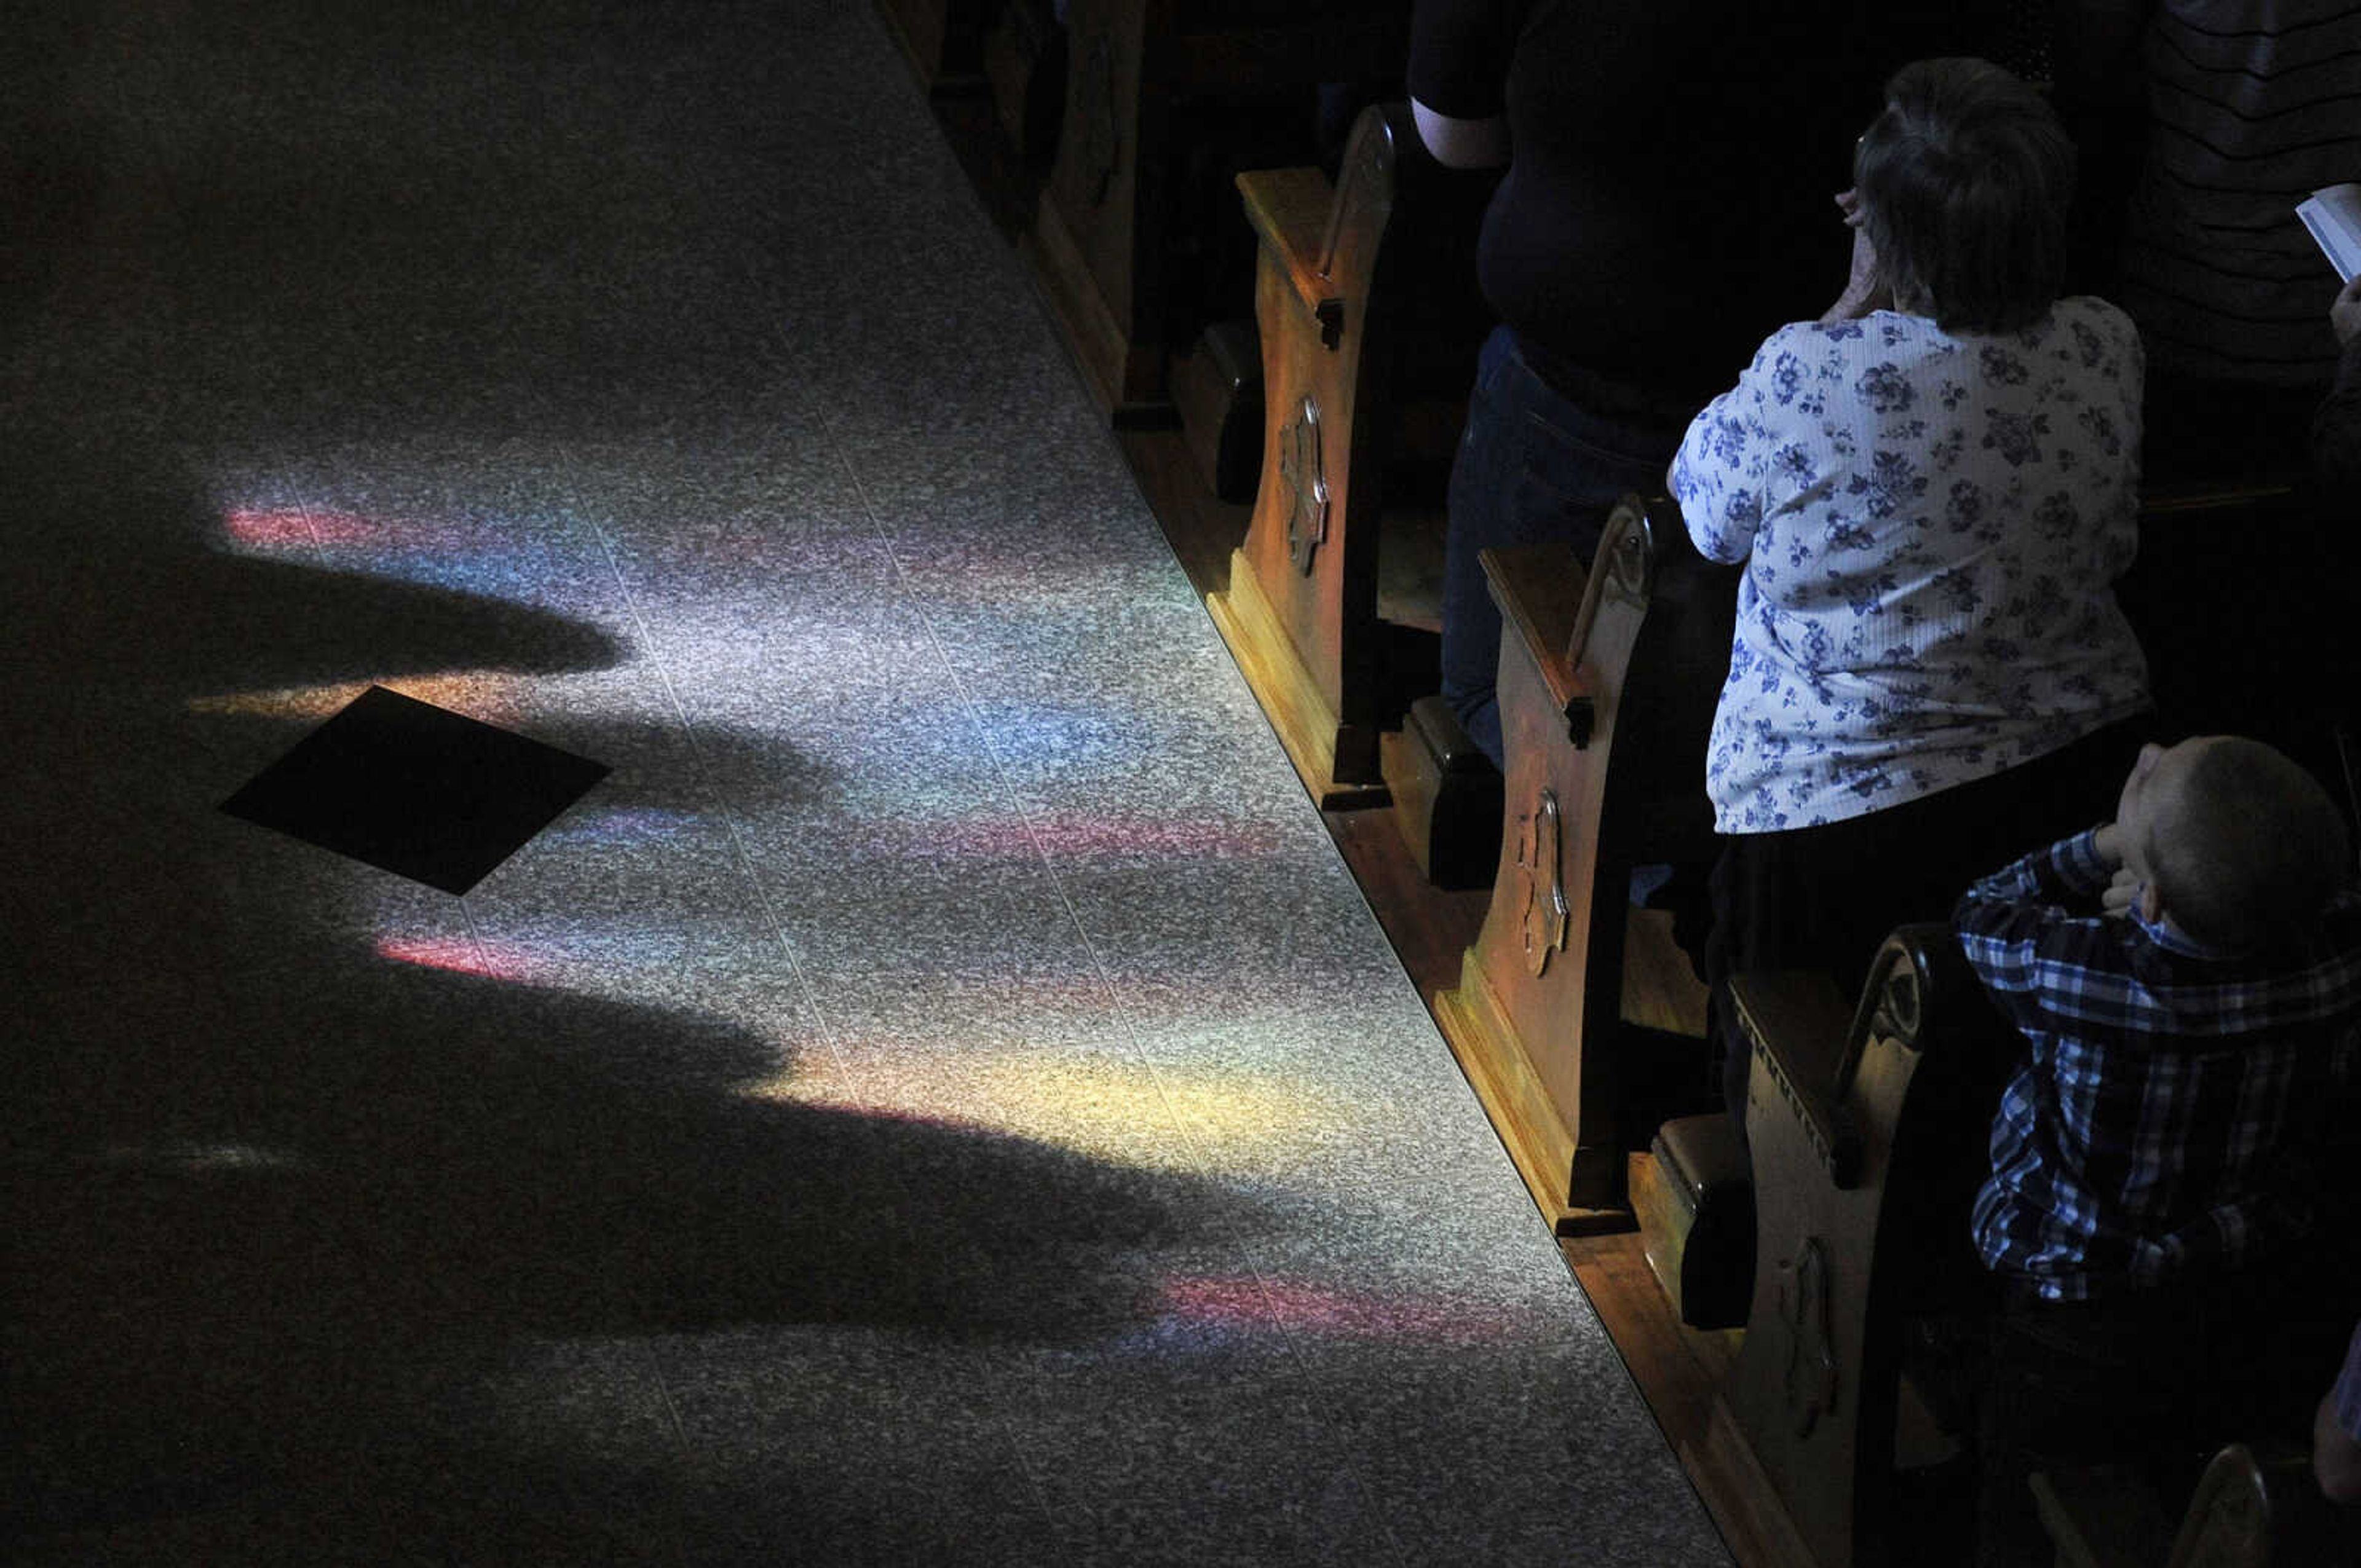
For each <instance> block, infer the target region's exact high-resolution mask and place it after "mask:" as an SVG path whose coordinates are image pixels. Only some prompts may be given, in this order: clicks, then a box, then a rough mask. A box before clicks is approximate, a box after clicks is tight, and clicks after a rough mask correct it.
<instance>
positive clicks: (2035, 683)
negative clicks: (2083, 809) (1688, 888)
mask: <svg viewBox="0 0 2361 1568" xmlns="http://www.w3.org/2000/svg"><path fill="white" fill-rule="evenodd" d="M2141 376H2142V358H2141V353H2140V344H2139V335H2138V334H2137V332H2136V330H2135V329H2134V328H2133V326H2132V323H2131V321H2130V319H2129V318H2128V317H2126V316H2125V314H2124V313H2122V312H2121V311H2119V310H2117V309H2115V308H2114V306H2113V305H2110V304H2108V303H2106V302H2104V301H2102V300H2096V299H2090V298H2074V299H2067V300H2060V301H2059V302H2058V303H2057V304H2056V305H2055V306H2054V307H2053V308H2052V309H2051V311H2050V313H2048V316H2046V317H2044V318H2043V319H2042V321H2041V322H2039V323H2037V324H2036V325H2034V326H2032V327H2030V328H2028V329H2026V331H2024V332H2021V333H2015V334H2004V335H2000V336H1977V335H1969V334H1960V335H1957V336H1955V335H1953V334H1949V333H1947V332H1945V331H1943V330H1942V328H1940V327H1938V326H1937V325H1936V324H1935V323H1934V322H1933V321H1931V320H1929V319H1927V318H1926V317H1923V316H1914V315H1904V314H1901V313H1897V312H1893V311H1880V312H1877V313H1874V314H1872V315H1871V316H1869V317H1868V318H1866V319H1865V320H1861V321H1854V322H1843V323H1836V324H1832V325H1827V326H1823V325H1820V324H1818V323H1797V324H1795V325H1792V326H1785V327H1782V328H1780V329H1779V330H1778V331H1777V332H1776V333H1773V334H1772V335H1771V337H1770V339H1769V341H1767V342H1765V343H1764V344H1763V347H1762V350H1761V352H1759V353H1758V354H1756V355H1755V356H1754V363H1753V364H1752V365H1751V366H1749V367H1747V370H1746V373H1745V374H1744V375H1743V376H1741V378H1739V382H1738V385H1737V386H1736V387H1735V388H1734V389H1731V390H1730V391H1727V392H1724V393H1723V394H1722V395H1721V396H1720V397H1719V398H1717V399H1715V400H1713V401H1712V402H1711V403H1710V404H1708V406H1707V408H1706V410H1705V411H1704V412H1702V413H1700V414H1698V415H1697V419H1696V421H1695V422H1692V423H1691V424H1690V426H1689V429H1688V434H1687V436H1686V439H1685V440H1684V441H1683V442H1682V444H1681V450H1680V455H1679V456H1678V457H1677V458H1675V460H1674V463H1673V470H1672V489H1673V495H1674V498H1675V499H1677V500H1678V501H1679V502H1680V504H1681V510H1682V513H1683V515H1684V516H1685V518H1686V521H1687V524H1688V531H1689V535H1690V537H1691V538H1692V539H1694V540H1695V541H1696V542H1697V549H1698V550H1699V551H1700V552H1702V553H1703V554H1705V555H1706V556H1708V558H1710V559H1712V560H1715V561H1722V562H1729V563H1731V564H1739V563H1743V564H1744V565H1745V567H1746V573H1745V576H1744V577H1743V578H1742V579H1741V584H1740V587H1739V592H1738V632H1737V636H1736V637H1735V639H1734V640H1733V641H1732V645H1731V648H1730V678H1729V680H1728V682H1727V684H1725V685H1723V687H1722V692H1721V704H1720V707H1719V710H1718V712H1717V713H1716V715H1715V717H1714V724H1713V739H1712V744H1711V751H1710V755H1709V756H1708V762H1707V780H1706V782H1707V788H1708V792H1709V793H1710V794H1711V795H1712V797H1713V802H1714V812H1715V825H1716V826H1717V827H1718V828H1719V830H1720V831H1722V832H1724V833H1772V832H1780V831H1784V830H1786V829H1790V828H1809V827H1817V826H1819V825H1821V824H1825V823H1829V822H1838V821H1842V820H1843V819H1845V818H1847V817H1861V816H1865V815H1867V814H1868V813H1870V812H1872V811H1879V810H1883V808H1885V807H1887V806H1899V805H1901V804H1902V803H1904V802H1905V801H1908V800H1912V799H1916V798H1917V797H1918V796H1921V795H1932V794H1934V793H1935V792H1936V791H1938V790H1942V789H1948V788H1949V787H1950V786H1952V785H1954V784H1966V783H1969V782H1971V781H1972V780H1975V779H1981V778H1985V777H1989V776H1991V775H1992V774H1994V773H2001V772H2003V771H2004V770H2006V769H2008V768H2011V767H2014V766H2015V765H2016V764H2017V763H2019V762H2030V761H2032V760H2033V759H2034V758H2036V757H2038V756H2040V755H2042V754H2043V753H2045V752H2048V751H2055V750H2057V749H2058V748H2059V747H2060V746H2063V745H2066V744H2068V743H2069V742H2070V741H2073V740H2080V739H2081V737H2083V736H2085V735H2087V734H2090V733H2091V732H2092V731H2093V730H2095V729H2101V728H2103V727H2104V726H2105V725H2108V724H2111V723H2114V722H2115V721H2116V720H2118V719H2121V718H2128V717H2129V716H2131V715H2132V714H2134V713H2136V712H2137V711H2139V710H2140V709H2141V708H2143V707H2146V706H2147V661H2146V660H2145V659H2144V658H2143V657H2142V656H2141V653H2140V649H2139V643H2138V641H2136V639H2135V638H2134V637H2133V635H2132V630H2131V626H2130V624H2129V623H2128V622H2127V621H2126V620H2125V619H2124V616H2123V612H2122V610H2121V609H2118V608H2117V606H2116V604H2115V597H2114V588H2113V586H2112V585H2113V584H2114V580H2115V578H2117V577H2118V576H2122V575H2123V573H2124V571H2125V568H2127V567H2128V566H2130V565H2131V563H2132V556H2133V554H2134V552H2135V551H2136V548H2137V546H2138V524H2137V510H2138V502H2139V496H2138V491H2139V442H2140V412H2139V411H2140V382H2141Z"/></svg>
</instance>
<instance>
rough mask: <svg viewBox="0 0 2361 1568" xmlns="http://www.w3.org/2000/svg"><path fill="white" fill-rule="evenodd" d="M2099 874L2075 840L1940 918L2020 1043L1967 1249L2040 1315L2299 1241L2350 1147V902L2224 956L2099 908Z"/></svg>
mask: <svg viewBox="0 0 2361 1568" xmlns="http://www.w3.org/2000/svg"><path fill="white" fill-rule="evenodd" d="M2110 874H2111V872H2110V869H2109V868H2108V867H2107V866H2106V865H2105V864H2104V863H2103V862H2102V861H2100V859H2099V856H2098V853H2097V851H2096V850H2094V849H2093V848H2092V834H2091V833H2081V834H2078V835H2076V836H2075V837H2073V838H2071V839H2063V840H2061V841H2059V843H2056V844H2053V845H2051V846H2050V847H2049V848H2048V849H2047V850H2040V851H2038V852H2037V853H2034V854H2031V855H2027V856H2026V857H2025V859H2023V860H2021V861H2017V862H2016V863H2015V864H2014V865H2012V866H2009V867H2008V868H2006V869H2005V870H2004V871H2000V872H1994V873H1993V875H1991V876H1988V877H1986V878H1984V879H1983V881H1982V882H1980V883H1976V885H1975V886H1974V887H1972V888H1971V889H1969V890H1968V893H1967V894H1966V896H1965V897H1963V898H1961V899H1960V905H1959V908H1958V909H1957V910H1956V911H1955V912H1954V914H1953V916H1952V918H1953V920H1954V922H1955V923H1956V924H1957V926H1958V927H1959V930H1960V943H1961V945H1962V946H1963V947H1964V948H1966V951H1967V956H1968V961H1969V962H1970V963H1971V964H1972V965H1973V966H1974V967H1975V970H1976V972H1977V974H1979V975H1980V976H1982V979H1983V982H1984V985H1985V988H1986V989H1987V990H1988V991H1989V992H1991V993H1992V997H1993V1001H1994V1002H1995V1003H1998V1004H1999V1006H2000V1009H2001V1011H2002V1012H2003V1013H2004V1014H2007V1015H2008V1017H2009V1019H2010V1020H2011V1021H2012V1022H2014V1023H2015V1025H2017V1027H2018V1028H2019V1029H2021V1030H2023V1031H2024V1033H2025V1036H2026V1041H2027V1042H2028V1043H2029V1044H2030V1046H2031V1047H2032V1051H2031V1058H2030V1059H2029V1060H2028V1061H2027V1062H2026V1064H2025V1065H2024V1066H2023V1067H2021V1068H2019V1069H2018V1070H2017V1072H2016V1073H2015V1076H2014V1077H2013V1078H2012V1079H2011V1080H2010V1081H2009V1084H2008V1088H2007V1090H2006V1091H2005V1092H2004V1094H2003V1095H2002V1097H2001V1106H2000V1113H1999V1115H1998V1116H1997V1117H1996V1118H1995V1119H1994V1121H1993V1134H1992V1163H1993V1170H1992V1176H1991V1178H1990V1179H1988V1180H1987V1181H1986V1182H1985V1183H1984V1185H1983V1189H1982V1191H1981V1192H1979V1193H1978V1194H1977V1197H1976V1205H1975V1212H1974V1219H1973V1225H1974V1234H1975V1242H1976V1247H1977V1250H1978V1251H1979V1252H1980V1253H1981V1254H1982V1256H1983V1260H1984V1262H1985V1264H1986V1265H1987V1266H1990V1267H1992V1268H1993V1269H1995V1270H1997V1271H2000V1272H2002V1273H2004V1274H2007V1275H2011V1276H2015V1277H2018V1278H2020V1279H2022V1280H2024V1281H2025V1282H2026V1284H2028V1285H2029V1286H2030V1287H2031V1288H2032V1289H2033V1291H2034V1292H2035V1293H2036V1294H2037V1295H2039V1296H2042V1297H2045V1298H2047V1299H2052V1300H2081V1299H2088V1298H2090V1297H2092V1296H2094V1295H2102V1294H2107V1293H2111V1292H2114V1291H2117V1290H2120V1289H2123V1288H2131V1289H2147V1288H2154V1287H2156V1286H2158V1285H2160V1284H2163V1283H2166V1282H2168V1281H2170V1280H2174V1279H2178V1278H2181V1277H2189V1276H2194V1275H2197V1274H2201V1273H2209V1272H2213V1271H2214V1270H2218V1269H2228V1268H2235V1267H2236V1266H2239V1265H2240V1264H2241V1263H2243V1262H2245V1261H2246V1260H2248V1259H2249V1258H2254V1257H2258V1256H2260V1255H2262V1254H2264V1253H2265V1252H2267V1251H2268V1250H2270V1249H2271V1248H2273V1247H2275V1246H2276V1245H2279V1244H2280V1243H2283V1242H2286V1241H2290V1240H2292V1239H2295V1238H2297V1237H2300V1236H2301V1235H2303V1234H2305V1233H2306V1232H2308V1231H2309V1230H2310V1229H2311V1228H2312V1224H2313V1223H2314V1218H2315V1198H2316V1194H2317V1186H2316V1183H2317V1181H2318V1179H2320V1178H2319V1177H2317V1176H2316V1175H2315V1174H2314V1166H2313V1164H2312V1161H2313V1160H2314V1159H2316V1158H2318V1157H2320V1156H2322V1155H2323V1154H2324V1153H2325V1152H2326V1151H2327V1149H2328V1146H2329V1143H2330V1141H2331V1140H2332V1139H2349V1138H2351V1137H2352V1136H2353V1135H2354V1134H2355V1132H2356V1126H2355V1124H2354V1122H2353V1121H2352V1120H2351V1118H2352V1115H2353V1113H2354V1106H2353V1105H2352V1096H2353V1093H2354V1091H2355V1087H2356V1073H2361V894H2356V893H2355V892H2354V891H2353V890H2351V889H2347V890H2346V891H2345V892H2343V893H2340V894H2337V896H2336V898H2335V899H2334V901H2333V902H2332V903H2331V904H2330V905H2329V906H2328V907H2327V909H2326V910H2324V911H2323V913H2322V916H2321V917H2320V919H2319V920H2318V921H2317V922H2316V923H2314V925H2313V926H2312V928H2311V929H2310V931H2309V932H2308V933H2307V935H2306V936H2305V938H2303V939H2302V941H2301V943H2300V944H2299V945H2293V946H2290V947H2287V948H2279V949H2272V950H2255V951H2247V952H2235V953H2234V952H2224V951H2221V950H2218V949H2213V948H2206V947H2203V946H2201V945H2199V944H2198V943H2196V942H2193V941H2191V939H2190V938H2188V937H2186V936H2184V935H2183V934H2182V933H2180V931H2178V930H2175V929H2173V928H2172V927H2169V925H2165V924H2162V923H2158V924H2155V925H2150V924H2148V923H2147V921H2145V920H2142V919H2141V918H2140V917H2139V916H2137V914H2136V913H2133V914H2128V915H2119V916H2106V915H2103V914H2101V913H2100V907H2099V895H2100V894H2102V893H2103V891H2104V890H2105V888H2106V885H2107V882H2108V879H2109V876H2110ZM2331 1169H2332V1170H2333V1171H2334V1175H2333V1176H2332V1177H2331V1178H2330V1179H2343V1178H2344V1176H2345V1171H2344V1169H2342V1168H2331Z"/></svg>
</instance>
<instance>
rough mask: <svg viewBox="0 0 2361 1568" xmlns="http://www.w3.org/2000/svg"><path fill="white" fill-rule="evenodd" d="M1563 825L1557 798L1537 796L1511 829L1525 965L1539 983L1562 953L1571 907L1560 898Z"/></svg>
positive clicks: (1547, 793)
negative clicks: (1519, 875)
mask: <svg viewBox="0 0 2361 1568" xmlns="http://www.w3.org/2000/svg"><path fill="white" fill-rule="evenodd" d="M1564 843H1565V819H1564V814H1563V813H1562V812H1560V811H1559V809H1558V804H1557V792H1556V791H1554V790H1547V789H1545V790H1543V791H1542V795H1541V799H1540V800H1539V801H1538V802H1536V803H1535V805H1534V806H1533V810H1532V815H1530V816H1527V817H1521V818H1520V819H1519V820H1518V823H1517V864H1518V866H1519V867H1520V868H1521V870H1522V871H1523V872H1524V873H1525V919H1524V938H1525V964H1526V967H1527V968H1529V969H1531V970H1532V971H1533V974H1534V975H1535V976H1536V977H1539V976H1540V975H1542V974H1543V973H1544V972H1545V971H1546V970H1548V969H1549V963H1550V955H1551V954H1552V953H1557V952H1563V951H1565V932H1566V924H1567V921H1568V919H1569V918H1570V916H1572V913H1573V908H1574V906H1573V905H1572V904H1570V903H1568V902H1567V900H1566V896H1565V852H1564Z"/></svg>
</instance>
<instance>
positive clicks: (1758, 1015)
mask: <svg viewBox="0 0 2361 1568" xmlns="http://www.w3.org/2000/svg"><path fill="white" fill-rule="evenodd" d="M1731 997H1732V1002H1733V1003H1734V1005H1735V1006H1736V1007H1737V1009H1738V1013H1739V1018H1740V1022H1741V1025H1743V1026H1744V1028H1745V1030H1746V1033H1747V1036H1748V1038H1749V1039H1750V1040H1751V1041H1752V1046H1753V1064H1752V1078H1751V1080H1750V1082H1749V1086H1748V1090H1747V1116H1746V1124H1747V1134H1748V1140H1749V1142H1750V1144H1751V1145H1752V1155H1753V1165H1754V1201H1755V1211H1756V1214H1757V1221H1756V1237H1757V1243H1756V1261H1755V1269H1754V1299H1753V1302H1752V1309H1751V1310H1750V1312H1749V1314H1748V1319H1747V1325H1746V1336H1745V1339H1744V1342H1743V1343H1741V1346H1740V1349H1739V1354H1738V1359H1737V1361H1736V1363H1735V1364H1734V1365H1732V1367H1731V1369H1730V1377H1729V1381H1728V1383H1727V1384H1726V1386H1725V1387H1724V1388H1723V1390H1722V1393H1721V1395H1720V1396H1719V1398H1718V1399H1717V1400H1716V1403H1715V1409H1714V1412H1713V1419H1712V1426H1711V1430H1710V1431H1709V1433H1708V1439H1707V1443H1708V1448H1709V1449H1711V1450H1715V1451H1717V1452H1718V1457H1719V1460H1720V1462H1721V1463H1723V1464H1727V1465H1729V1466H1730V1467H1731V1468H1732V1470H1733V1471H1735V1472H1736V1473H1738V1474H1741V1475H1753V1476H1754V1477H1756V1479H1757V1483H1758V1484H1757V1486H1755V1487H1754V1488H1753V1489H1754V1490H1755V1491H1756V1492H1757V1494H1758V1495H1759V1496H1761V1497H1764V1498H1766V1499H1768V1501H1767V1502H1766V1503H1765V1504H1764V1509H1765V1512H1766V1514H1767V1515H1769V1516H1771V1518H1772V1519H1773V1535H1774V1537H1784V1539H1785V1540H1786V1541H1787V1544H1788V1547H1789V1554H1790V1555H1792V1556H1793V1557H1794V1558H1795V1561H1797V1562H1800V1563H1814V1564H1817V1568H1852V1565H1854V1564H1857V1563H1858V1564H1870V1563H1906V1562H1908V1561H1910V1560H1911V1558H1910V1545H1909V1533H1910V1528H1911V1527H1910V1523H1909V1521H1908V1520H1906V1519H1898V1518H1896V1517H1895V1514H1894V1490H1895V1489H1894V1475H1895V1473H1896V1467H1895V1459H1894V1433H1895V1420H1896V1411H1897V1408H1898V1404H1899V1401H1900V1399H1901V1398H1902V1383H1903V1376H1902V1373H1903V1367H1902V1362H1903V1349H1904V1331H1905V1326H1906V1324H1907V1322H1908V1321H1909V1319H1910V1318H1911V1317H1912V1316H1913V1315H1915V1314H1919V1313H1933V1312H1937V1311H1943V1310H1953V1311H1957V1310H1968V1309H1969V1308H1970V1307H1971V1304H1973V1303H1975V1302H1978V1301H1980V1300H1982V1299H1983V1291H1984V1284H1985V1281H1984V1277H1983V1275H1982V1270H1981V1266H1980V1265H1979V1264H1978V1263H1977V1261H1976V1258H1975V1256H1974V1254H1973V1251H1972V1248H1971V1246H1970V1245H1969V1241H1968V1234H1967V1221H1966V1215H1967V1212H1968V1207H1969V1203H1970V1201H1971V1198H1972V1195H1973V1192H1974V1190H1975V1184H1976V1182H1977V1181H1978V1180H1979V1179H1981V1177H1982V1171H1983V1168H1984V1161H1983V1154H1982V1150H1983V1146H1984V1142H1985V1138H1986V1135H1988V1133H1989V1129H1990V1126H1991V1119H1992V1107H1993V1104H1994V1103H1995V1102H1996V1100H1997V1097H1998V1093H1999V1077H2000V1072H2001V1070H2002V1064H2004V1063H2005V1062H2006V1061H2007V1060H2008V1059H2009V1051H2010V1049H2011V1047H2012V1040H2013V1036H2012V1035H2011V1033H2010V1031H2009V1028H2008V1025H2007V1024H2006V1022H2005V1021H2004V1020H2003V1019H2002V1018H2001V1017H2000V1016H1999V1014H1996V1013H1995V1012H1994V1011H1993V1009H1992V1007H1991V1004H1990V1003H1988V1002H1987V1001H1986V1000H1985V998H1984V995H1983V992H1982V987H1981V985H1980V984H1979V983H1978V981H1976V978H1975V975H1974V973H1973V971H1972V970H1970V969H1969V968H1968V966H1967V960H1966V959H1965V958H1964V957H1962V956H1961V955H1960V950H1959V945H1958V942H1957V940H1956V939H1955V938H1953V937H1952V936H1951V934H1950V932H1949V928H1948V927H1943V926H1939V925H1925V926H1908V927H1903V928H1902V929H1900V930H1898V931H1897V932H1895V934H1894V936H1893V937H1892V938H1889V939H1888V940H1887V942H1886V944H1885V946H1884V947H1883V949H1881V950H1880V952H1879V954H1878V956H1877V959H1876V961H1875V963H1874V964H1872V967H1871V970H1870V975H1869V981H1868V983H1867V985H1866V986H1865V987H1864V988H1863V991H1862V993H1861V1001H1860V1003H1859V1005H1858V1006H1851V1005H1848V1004H1847V1003H1846V1002H1845V1000H1844V999H1843V998H1842V997H1841V996H1839V994H1838V993H1837V992H1836V989H1835V987H1833V986H1832V985H1830V984H1829V983H1828V981H1826V980H1825V979H1823V978H1821V977H1818V976H1807V975H1783V974H1749V975H1741V976H1739V977H1737V978H1736V980H1734V981H1733V982H1732V985H1731Z"/></svg>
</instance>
